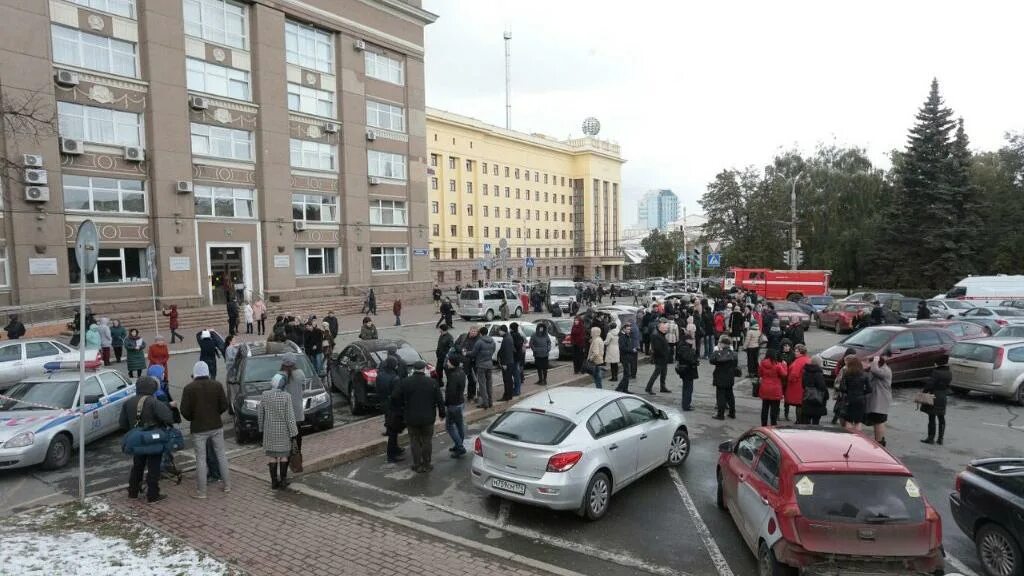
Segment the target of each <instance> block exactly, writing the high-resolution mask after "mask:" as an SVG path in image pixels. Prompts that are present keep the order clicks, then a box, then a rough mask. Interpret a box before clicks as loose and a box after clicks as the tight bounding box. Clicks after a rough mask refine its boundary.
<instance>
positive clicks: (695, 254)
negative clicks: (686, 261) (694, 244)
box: [693, 248, 700, 264]
mask: <svg viewBox="0 0 1024 576" xmlns="http://www.w3.org/2000/svg"><path fill="white" fill-rule="evenodd" d="M693 259H694V260H696V261H697V263H698V264H699V263H700V248H694V249H693Z"/></svg>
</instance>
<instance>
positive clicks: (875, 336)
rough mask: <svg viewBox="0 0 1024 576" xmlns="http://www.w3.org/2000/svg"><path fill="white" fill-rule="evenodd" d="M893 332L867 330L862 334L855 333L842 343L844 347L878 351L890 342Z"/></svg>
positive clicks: (862, 331) (861, 332)
mask: <svg viewBox="0 0 1024 576" xmlns="http://www.w3.org/2000/svg"><path fill="white" fill-rule="evenodd" d="M892 334H893V333H892V332H891V331H889V330H879V329H876V328H865V329H864V330H861V331H860V332H855V333H853V335H851V336H850V337H848V338H847V339H846V340H843V341H842V345H843V346H853V347H855V348H866V349H868V350H876V349H878V348H881V347H882V346H883V345H885V343H886V342H888V341H889V337H891V336H892Z"/></svg>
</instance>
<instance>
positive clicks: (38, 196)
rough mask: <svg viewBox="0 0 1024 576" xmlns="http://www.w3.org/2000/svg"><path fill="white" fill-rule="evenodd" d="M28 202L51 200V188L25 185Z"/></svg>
mask: <svg viewBox="0 0 1024 576" xmlns="http://www.w3.org/2000/svg"><path fill="white" fill-rule="evenodd" d="M25 201H26V202H49V201H50V189H49V188H48V187H46V186H25Z"/></svg>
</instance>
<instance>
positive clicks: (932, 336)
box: [917, 330, 942, 348]
mask: <svg viewBox="0 0 1024 576" xmlns="http://www.w3.org/2000/svg"><path fill="white" fill-rule="evenodd" d="M917 345H918V346H920V347H921V348H927V347H929V346H942V340H941V339H940V338H939V334H938V332H932V331H931V330H921V331H919V332H918V333H917Z"/></svg>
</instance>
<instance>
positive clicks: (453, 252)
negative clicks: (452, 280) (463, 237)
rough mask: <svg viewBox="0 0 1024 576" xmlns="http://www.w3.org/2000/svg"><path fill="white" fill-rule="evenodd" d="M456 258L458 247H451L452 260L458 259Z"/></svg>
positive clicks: (457, 256)
mask: <svg viewBox="0 0 1024 576" xmlns="http://www.w3.org/2000/svg"><path fill="white" fill-rule="evenodd" d="M458 259H459V249H458V248H452V260H458Z"/></svg>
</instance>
